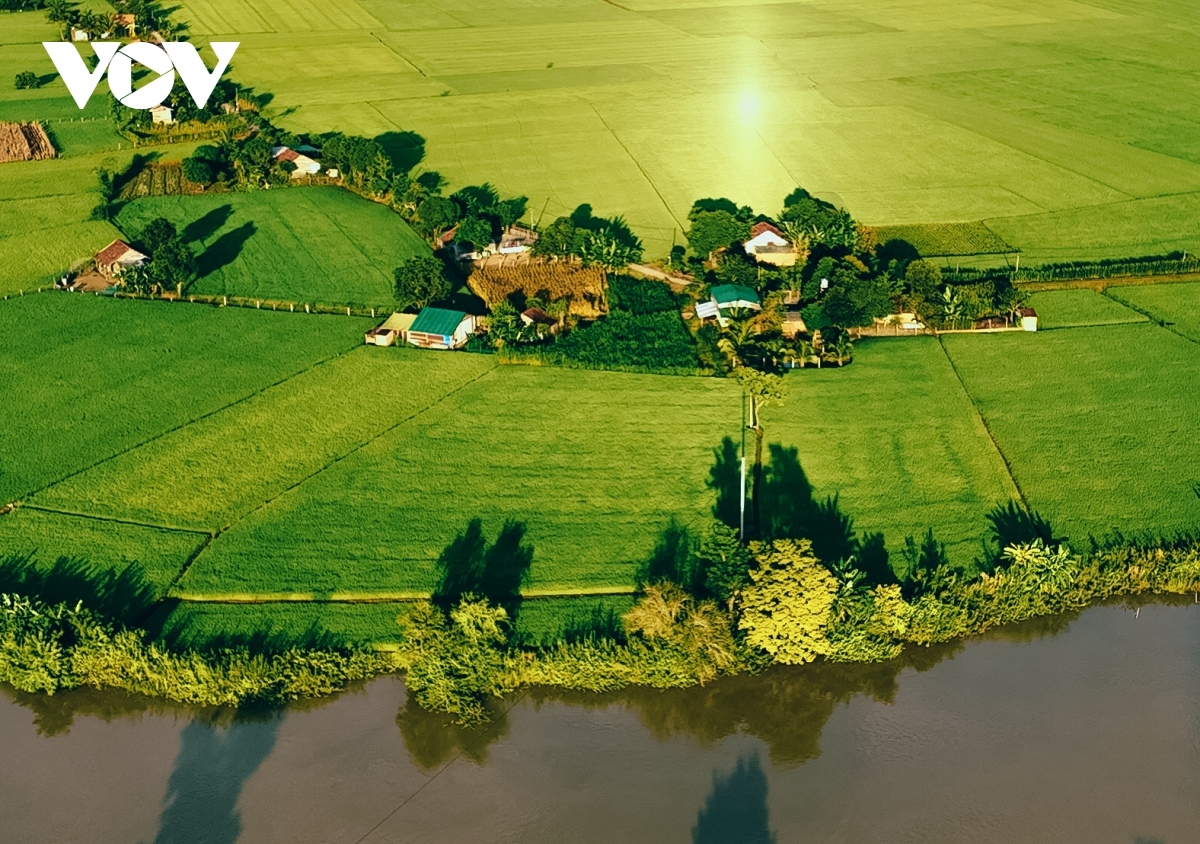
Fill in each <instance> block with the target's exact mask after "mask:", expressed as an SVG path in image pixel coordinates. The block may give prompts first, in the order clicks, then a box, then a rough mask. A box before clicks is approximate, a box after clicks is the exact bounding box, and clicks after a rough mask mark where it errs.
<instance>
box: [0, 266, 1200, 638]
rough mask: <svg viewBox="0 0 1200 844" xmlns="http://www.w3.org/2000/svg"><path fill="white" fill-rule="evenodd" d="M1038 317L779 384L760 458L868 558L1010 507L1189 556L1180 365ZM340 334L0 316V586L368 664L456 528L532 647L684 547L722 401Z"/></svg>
mask: <svg viewBox="0 0 1200 844" xmlns="http://www.w3.org/2000/svg"><path fill="white" fill-rule="evenodd" d="M1168 287H1169V288H1171V289H1176V288H1180V287H1182V286H1181V285H1167V286H1164V288H1163V289H1166V288H1168ZM1140 289H1142V288H1139V290H1140ZM1038 295H1039V297H1041V298H1040V299H1039V300H1038V307H1039V308H1040V309H1041V310H1042V313H1043V314H1045V316H1046V318H1047V319H1048V320H1050V321H1052V322H1054V321H1057V322H1058V324H1061V325H1068V324H1070V325H1082V326H1083V327H1076V328H1071V329H1070V330H1062V331H1045V332H1039V333H1038V334H1027V333H1012V334H1004V335H990V336H962V335H955V336H947V337H944V338H942V340H940V341H939V340H935V339H932V338H909V339H894V340H877V341H866V342H863V343H860V344H859V347H858V349H857V350H856V356H855V362H854V363H853V364H852V365H851V366H850V367H847V368H843V369H838V368H824V369H820V370H815V369H807V370H803V371H799V372H796V373H793V374H792V375H790V376H788V378H787V382H788V387H789V396H788V398H787V400H786V401H785V402H784V404H783V405H781V406H778V407H772V408H769V409H768V410H767V411H766V412H765V413H764V424H765V427H766V432H767V436H766V441H767V443H768V445H772V444H777V445H779V446H782V447H783V448H785V449H790V448H795V449H796V455H797V458H798V460H799V462H800V464H801V466H802V467H803V469H804V471H805V472H806V474H807V477H808V480H809V482H810V483H811V484H812V487H813V491H814V494H815V495H816V496H817V497H818V498H824V497H825V496H827V495H832V494H837V495H838V496H839V501H840V505H841V508H842V510H843V511H844V512H846V513H847V514H849V515H850V516H852V517H853V518H854V520H855V527H856V528H857V529H858V530H860V531H882V532H883V533H884V534H885V536H886V538H887V540H888V545H889V547H890V548H892V549H893V550H895V549H897V548H898V546H900V545H901V544H902V543H903V540H904V537H905V536H908V535H914V536H918V535H921V534H923V533H924V530H925V529H926V528H930V527H931V528H933V530H934V534H935V536H937V537H938V539H939V540H940V541H942V542H945V543H946V545H947V548H948V551H949V553H950V555H951V558H952V559H953V560H957V561H959V562H964V563H966V562H969V561H970V560H971V559H972V558H973V556H974V555H975V553H976V550H977V548H978V546H979V542H980V540H981V539H982V538H983V535H984V527H985V522H984V518H983V517H984V514H985V513H986V511H987V510H988V509H989V508H990V507H991V506H993V505H995V504H997V503H1002V502H1005V501H1007V500H1008V499H1010V498H1012V497H1014V496H1024V498H1025V499H1026V500H1027V501H1028V502H1029V504H1030V505H1031V506H1033V507H1034V508H1036V509H1038V510H1039V511H1041V512H1042V513H1044V514H1045V515H1046V516H1047V517H1049V518H1050V519H1051V520H1052V522H1053V523H1054V524H1055V525H1056V527H1057V528H1058V530H1059V531H1060V532H1061V533H1063V534H1064V535H1066V536H1068V537H1069V538H1070V539H1071V540H1072V542H1074V543H1076V544H1079V543H1083V542H1085V541H1086V539H1087V536H1088V535H1089V534H1095V535H1102V534H1105V533H1107V532H1109V531H1111V530H1114V529H1120V530H1125V531H1138V530H1146V531H1152V532H1170V531H1173V530H1178V529H1183V528H1187V527H1190V526H1194V524H1195V523H1196V520H1197V519H1198V518H1200V499H1198V498H1197V497H1196V495H1195V492H1194V490H1193V487H1194V486H1195V484H1196V483H1197V482H1200V451H1197V449H1196V447H1194V445H1193V444H1192V439H1194V438H1189V437H1188V436H1187V433H1186V432H1187V431H1189V430H1190V426H1191V425H1192V422H1193V421H1194V420H1192V419H1191V416H1192V415H1193V414H1192V413H1191V405H1190V402H1189V401H1188V398H1187V397H1188V396H1189V395H1190V390H1191V387H1192V385H1194V384H1195V383H1196V379H1197V377H1198V376H1200V353H1198V352H1197V351H1196V348H1197V347H1196V344H1195V343H1194V342H1192V341H1191V340H1188V339H1186V338H1184V337H1182V336H1180V335H1179V334H1175V333H1172V331H1170V330H1167V329H1166V328H1162V327H1160V326H1158V325H1155V324H1153V323H1152V322H1150V321H1149V320H1145V319H1141V317H1140V315H1138V314H1136V313H1135V312H1133V311H1128V313H1129V314H1133V317H1130V319H1132V318H1138V319H1140V320H1141V321H1140V322H1127V323H1124V324H1101V323H1103V322H1111V321H1113V320H1114V319H1115V318H1116V316H1122V318H1124V310H1122V309H1123V308H1124V306H1122V305H1119V304H1117V303H1116V302H1113V301H1112V300H1108V299H1104V297H1102V296H1100V294H1096V293H1095V292H1093V291H1090V290H1083V291H1069V292H1061V293H1055V294H1054V295H1053V296H1050V295H1048V294H1038ZM1113 308H1116V309H1117V310H1116V311H1113V310H1112V309H1113ZM368 324H369V322H368V321H366V320H362V319H358V318H349V317H334V316H325V317H318V316H303V315H293V314H279V313H271V312H269V311H257V310H253V309H235V308H212V307H205V306H200V305H189V304H186V303H177V304H169V303H163V302H126V301H112V300H107V299H104V298H98V297H91V296H80V295H69V294H61V293H45V294H42V295H40V296H38V295H34V296H26V297H23V298H16V299H10V300H9V301H7V302H0V329H2V330H0V338H3V340H2V341H0V388H2V389H3V391H4V394H5V395H11V396H20V397H21V400H20V401H17V402H9V403H6V404H3V405H0V416H2V418H0V423H2V424H3V427H4V430H5V431H6V437H5V439H4V442H3V446H2V447H0V472H2V474H0V490H2V491H3V496H0V497H2V498H3V499H4V500H5V501H17V502H21V503H22V506H18V507H17V509H16V510H14V511H12V512H9V513H8V514H6V515H0V557H10V556H13V555H16V556H20V557H23V556H25V555H32V557H31V559H32V560H33V562H34V564H35V565H37V566H42V567H44V566H47V565H52V564H53V563H54V561H56V560H58V559H59V558H60V557H63V558H70V559H76V560H80V561H82V562H83V563H85V564H87V565H88V566H92V567H97V568H100V569H103V570H110V571H119V570H123V569H124V568H125V567H127V566H128V565H129V564H130V563H132V562H137V563H138V564H139V565H140V566H141V567H142V568H143V569H144V570H145V572H146V573H147V577H148V579H149V580H150V582H151V583H152V584H153V586H154V588H156V589H158V590H165V589H167V587H168V586H170V588H171V595H172V596H174V597H175V598H180V599H184V603H183V604H182V605H181V607H180V608H179V609H177V610H176V611H175V614H173V615H171V616H170V617H169V618H166V619H165V620H163V624H165V625H167V626H168V627H171V625H174V627H171V629H173V630H174V631H175V632H174V633H171V634H170V635H171V636H172V637H174V638H175V639H176V640H180V641H182V638H180V637H183V638H186V635H192V636H194V637H199V638H197V639H195V641H200V639H202V638H204V637H207V640H211V641H217V640H220V638H221V637H222V636H224V637H226V639H228V640H230V641H232V640H233V639H236V638H237V637H238V636H244V635H248V631H249V632H254V631H257V632H260V633H262V632H263V631H267V630H268V628H270V630H274V631H276V633H277V634H278V636H279V637H282V638H286V636H287V635H291V634H294V633H295V632H296V631H297V630H301V629H303V630H304V631H309V630H310V629H311V630H313V631H318V632H319V631H322V630H323V631H326V632H328V633H329V634H330V635H333V636H335V637H336V636H344V637H346V638H344V639H343V640H344V641H350V640H353V641H372V642H387V641H394V636H395V635H396V633H395V627H394V623H393V622H394V615H395V612H396V611H397V607H398V606H400V604H402V602H403V601H404V600H408V599H411V598H415V597H419V596H422V595H426V594H428V593H429V591H430V589H431V588H432V587H433V585H434V583H435V581H436V571H435V561H436V559H437V557H438V555H439V554H440V553H441V551H442V550H443V549H444V548H445V547H446V545H448V544H449V542H450V541H451V540H452V539H453V538H454V537H455V536H456V535H457V534H458V533H459V532H461V531H462V530H463V529H464V528H465V527H466V525H467V523H468V522H469V521H470V520H471V519H473V518H480V519H481V520H482V522H483V526H484V530H485V533H486V534H487V535H488V536H490V537H495V536H496V534H497V532H498V531H499V530H500V528H501V527H502V525H503V524H504V523H505V522H506V521H518V522H520V523H522V524H523V526H524V528H525V531H526V533H525V540H526V542H527V543H528V544H530V545H531V546H532V547H533V549H534V557H533V566H532V569H531V571H530V578H529V581H528V583H527V584H526V587H525V590H526V593H527V594H528V595H530V596H538V595H540V596H548V599H547V600H545V601H531V602H529V607H530V610H531V612H530V614H529V615H528V616H526V617H524V618H523V620H522V622H521V624H522V625H523V627H522V628H521V629H522V630H523V631H524V633H523V635H528V636H530V637H534V638H537V637H543V638H545V637H551V638H552V637H554V636H555V635H558V633H557V632H556V631H558V630H560V629H561V625H562V624H564V623H565V620H566V618H567V617H568V616H569V615H570V612H571V611H573V610H572V607H574V608H575V609H580V608H581V607H583V605H582V604H579V603H578V602H579V601H583V602H584V603H587V601H592V602H595V601H599V600H601V597H600V596H605V597H603V600H604V601H608V602H611V601H618V603H619V600H618V598H619V594H617V595H614V594H613V593H626V594H628V592H630V591H631V590H632V588H633V585H634V577H635V573H636V571H637V569H638V567H639V565H640V564H641V563H642V562H643V561H645V560H646V559H647V558H648V557H649V556H650V555H651V553H652V552H653V551H654V548H655V546H656V544H657V543H658V541H659V540H660V538H661V536H662V534H663V531H664V529H666V528H667V527H668V526H669V525H671V524H672V523H674V524H678V525H683V526H688V527H692V528H702V527H703V525H704V524H705V523H706V521H707V519H708V518H709V514H710V511H711V509H712V507H713V506H714V503H715V500H716V498H715V493H714V492H713V490H712V489H710V488H709V487H708V486H707V480H708V478H709V472H710V470H711V468H712V467H713V465H714V460H715V449H716V448H717V447H718V446H719V444H720V443H721V441H722V440H723V439H724V438H726V437H729V438H731V439H733V440H735V441H736V440H737V438H738V436H739V429H740V418H741V401H740V394H739V392H738V390H737V387H736V385H735V384H734V383H733V382H732V381H730V380H725V379H713V378H694V377H666V376H651V375H637V374H629V373H612V372H594V371H582V370H562V369H557V368H553V367H525V366H497V365H496V361H495V359H494V358H493V357H491V356H487V355H471V354H465V353H457V354H452V353H438V352H424V351H419V350H414V349H408V348H392V349H379V348H375V347H362V346H361V345H360V343H361V333H362V331H363V329H364V328H365V327H366V326H367V325H368ZM998 362H1001V363H1002V365H998ZM1147 372H1153V373H1155V377H1153V378H1148V377H1146V373H1147ZM960 379H961V380H960ZM985 423H986V427H985ZM768 453H770V449H768ZM1010 473H1011V474H1010ZM1014 480H1015V483H1014ZM557 595H564V596H579V597H574V598H571V599H570V600H564V599H559V598H553V597H550V596H557ZM588 595H593V596H595V597H593V598H587V600H586V601H585V600H584V598H585V597H586V596H588ZM193 600H194V601H200V602H203V605H202V606H201V605H193V603H191V602H192V601H193ZM235 600H236V601H247V600H272V601H284V603H272V604H269V605H268V606H267V608H266V609H264V610H263V612H264V615H263V616H262V619H264V620H265V621H264V625H265V626H263V627H261V628H258V627H255V623H254V618H256V616H255V615H254V613H255V612H256V611H257V609H258V608H257V607H256V606H255V605H231V604H228V603H225V604H221V603H216V604H214V603H212V602H213V601H217V602H220V601H235ZM363 600H366V601H374V602H382V603H372V604H369V605H366V606H369V607H370V609H367V608H366V606H364V607H358V606H357V605H356V604H355V603H354V602H356V601H363ZM620 600H627V598H624V599H620ZM314 601H315V602H316V603H313V602H314ZM306 602H308V603H306ZM577 604H578V606H577ZM535 605H536V607H535ZM583 609H586V607H584V608H583ZM535 610H536V611H535ZM165 611H166V610H165V609H164V612H165ZM172 619H173V620H172ZM156 623H157V622H156ZM188 631H191V632H190V633H189V632H188ZM339 631H340V632H339ZM268 632H269V631H268ZM185 634H186V635H185ZM164 635H166V634H164ZM264 635H265V634H264ZM282 638H281V641H282Z"/></svg>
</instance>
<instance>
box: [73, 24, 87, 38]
mask: <svg viewBox="0 0 1200 844" xmlns="http://www.w3.org/2000/svg"><path fill="white" fill-rule="evenodd" d="M71 40H72V41H87V40H88V34H87V30H86V29H76V28H75V27H71Z"/></svg>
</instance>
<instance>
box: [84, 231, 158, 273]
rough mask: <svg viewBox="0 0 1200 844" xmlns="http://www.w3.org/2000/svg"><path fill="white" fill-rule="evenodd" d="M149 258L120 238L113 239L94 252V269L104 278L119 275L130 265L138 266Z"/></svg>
mask: <svg viewBox="0 0 1200 844" xmlns="http://www.w3.org/2000/svg"><path fill="white" fill-rule="evenodd" d="M149 260H150V257H149V256H148V255H143V254H142V253H141V252H138V251H137V250H136V249H134V248H133V247H132V246H130V245H129V244H128V243H125V242H124V241H122V240H114V241H113V242H112V243H110V244H108V246H105V247H104V248H103V249H101V250H100V251H99V252H97V253H96V271H97V272H98V273H100V274H101V275H102V276H104V277H106V278H113V277H114V276H119V275H120V274H121V273H122V272H123V271H124V270H127V269H128V268H130V267H140V266H142V265H143V264H145V263H146V262H147V261H149Z"/></svg>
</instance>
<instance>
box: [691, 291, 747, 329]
mask: <svg viewBox="0 0 1200 844" xmlns="http://www.w3.org/2000/svg"><path fill="white" fill-rule="evenodd" d="M761 310H762V302H761V301H760V300H759V298H758V294H757V293H755V292H754V288H752V287H747V286H746V285H744V284H717V285H714V286H713V288H712V291H711V298H710V299H709V300H708V301H707V302H697V303H696V316H698V317H700V319H713V318H715V319H716V320H717V322H718V323H719V324H720V325H721V327H722V328H724V327H725V326H726V325H728V324H729V318H730V317H731V316H737V315H738V314H737V312H740V311H761Z"/></svg>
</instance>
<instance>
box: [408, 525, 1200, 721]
mask: <svg viewBox="0 0 1200 844" xmlns="http://www.w3.org/2000/svg"><path fill="white" fill-rule="evenodd" d="M1013 514H1015V515H1016V516H1017V519H1016V520H1015V522H1014V521H1012V520H1011V519H1008V517H1009V516H1012V515H1013ZM991 522H992V527H993V540H994V543H995V545H994V548H993V549H992V552H989V554H988V555H987V557H988V559H987V560H985V561H977V562H976V564H975V565H976V567H975V568H972V567H965V568H964V567H958V566H953V565H951V564H949V563H948V562H947V561H946V559H945V552H944V549H943V548H942V547H941V545H940V544H939V543H937V542H936V541H935V540H934V539H933V538H932V537H931V536H928V535H927V536H926V538H925V540H924V541H922V542H917V541H914V540H913V539H912V538H910V539H909V540H908V542H907V543H906V547H905V549H904V551H903V552H902V553H901V554H900V555H899V557H900V559H899V560H897V561H896V562H895V564H894V568H893V567H892V566H891V565H888V564H887V561H886V553H884V554H883V555H882V558H883V560H884V564H883V566H882V567H880V566H879V565H878V563H876V564H875V565H874V567H872V565H871V564H869V563H868V562H867V557H868V555H870V554H872V553H874V554H876V555H877V557H878V556H879V553H880V550H879V549H875V550H872V549H871V548H866V547H863V546H861V545H860V546H858V547H855V548H854V549H853V550H852V553H850V554H848V555H846V556H843V557H840V558H838V559H836V560H834V561H832V562H831V561H829V560H828V559H824V558H822V557H821V555H820V554H818V552H817V550H816V544H815V543H814V541H813V540H810V539H791V538H777V539H771V540H765V541H754V542H750V543H748V544H743V543H742V542H740V541H739V539H738V537H737V536H736V534H735V532H733V531H732V530H730V529H728V528H725V527H724V526H723V525H720V524H716V525H714V526H713V528H712V529H711V530H710V531H709V533H708V534H706V535H705V536H704V537H703V539H702V540H701V541H699V542H698V543H690V542H688V541H686V540H681V539H680V535H681V533H682V534H683V535H684V536H686V532H681V531H679V530H678V529H676V530H675V533H674V535H673V536H666V537H665V538H664V542H663V544H662V545H661V546H660V549H659V552H656V557H657V559H654V560H652V561H651V567H650V568H649V569H648V570H647V571H646V572H645V574H646V576H647V579H645V580H644V581H643V584H642V587H641V590H640V593H639V597H638V599H637V601H636V603H635V604H634V606H633V608H632V609H631V610H630V611H629V612H627V613H626V614H625V615H624V616H623V617H621V618H620V619H619V625H620V631H619V633H618V632H616V631H614V630H612V629H611V625H612V620H611V619H608V618H598V622H597V623H598V624H599V625H600V626H601V628H603V629H602V630H601V632H600V634H599V635H591V636H589V635H579V634H578V631H576V635H573V636H572V637H571V638H570V640H567V639H566V638H564V639H563V640H561V641H559V642H558V643H557V644H556V645H553V646H549V647H543V648H539V649H529V648H521V647H520V646H519V643H514V641H513V638H512V633H511V619H510V616H509V615H508V613H507V611H506V610H505V609H504V608H503V607H501V606H498V605H497V604H496V603H495V602H492V601H488V600H487V599H484V598H482V597H480V596H478V595H475V594H464V595H463V596H462V597H461V598H460V599H459V600H458V602H457V603H455V604H453V605H451V606H450V607H449V608H441V607H438V606H436V605H435V604H433V603H428V604H423V605H419V606H418V608H417V609H416V611H414V612H413V613H410V614H409V615H407V616H406V617H404V618H402V619H401V624H402V626H403V629H404V645H403V653H404V657H403V659H404V661H405V662H407V663H408V664H410V665H412V666H413V668H410V674H409V687H410V689H412V690H413V692H414V695H415V697H416V700H417V702H418V703H419V704H420V705H422V706H425V707H427V708H431V709H436V710H438V711H443V712H449V713H452V714H453V715H455V716H456V718H457V719H458V720H459V721H460V722H464V723H471V722H476V721H480V720H485V719H486V718H487V717H488V715H489V700H490V699H491V698H493V697H494V696H497V695H503V694H506V693H508V692H510V691H512V690H513V689H516V688H520V687H522V686H527V685H553V686H560V687H565V688H568V689H578V690H587V691H609V690H613V689H617V688H622V687H625V686H629V685H646V686H652V687H656V688H667V687H673V686H688V685H693V684H703V683H706V682H708V681H709V680H711V679H713V678H715V677H717V676H720V675H723V674H733V673H739V672H745V671H756V670H759V669H761V668H763V667H765V666H767V665H769V664H772V663H778V664H786V665H797V664H804V663H809V662H813V661H816V660H823V661H826V662H876V661H881V660H887V659H893V658H895V657H896V656H897V655H899V653H900V652H901V650H902V649H903V648H904V647H905V646H906V645H930V644H933V643H937V642H945V641H950V640H953V639H957V638H960V637H962V636H966V635H971V634H975V633H979V632H982V631H984V630H987V629H989V628H991V627H995V626H999V625H1004V624H1011V623H1015V622H1019V621H1024V620H1028V619H1030V618H1034V617H1038V616H1044V615H1051V614H1058V613H1062V612H1066V611H1074V610H1079V609H1082V608H1084V607H1086V606H1087V605H1089V604H1090V603H1092V602H1094V601H1096V600H1099V599H1104V598H1108V597H1111V596H1114V595H1121V594H1138V593H1144V592H1149V591H1154V592H1162V593H1176V594H1179V593H1183V594H1186V593H1190V592H1193V591H1195V590H1197V589H1200V543H1197V542H1196V541H1195V540H1194V539H1192V540H1188V541H1184V542H1174V543H1163V544H1160V545H1157V546H1147V545H1140V546H1139V545H1132V546H1131V545H1128V544H1124V545H1120V546H1113V547H1107V548H1094V549H1093V550H1092V552H1091V553H1090V554H1088V555H1080V554H1076V553H1075V552H1073V551H1072V550H1071V549H1070V548H1069V547H1067V546H1066V545H1065V544H1064V543H1063V542H1061V541H1060V540H1056V539H1053V538H1047V537H1046V535H1044V534H1047V529H1046V526H1045V525H1044V522H1042V520H1040V519H1038V517H1036V515H1035V514H1031V513H1029V512H1028V511H1025V510H1023V509H1022V508H1021V507H1019V506H1017V505H1013V506H1010V507H1005V508H1001V510H1000V511H998V512H996V513H993V514H992V516H991ZM1006 531H1007V533H1005V532H1006ZM668 533H670V532H668ZM980 566H981V568H980ZM573 623H574V622H573ZM414 676H415V677H416V679H417V682H416V683H415V684H414V682H413V679H414Z"/></svg>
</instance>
